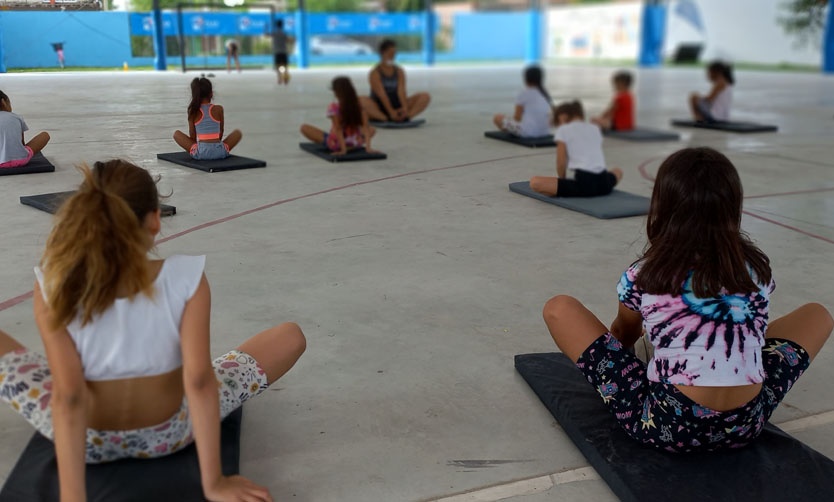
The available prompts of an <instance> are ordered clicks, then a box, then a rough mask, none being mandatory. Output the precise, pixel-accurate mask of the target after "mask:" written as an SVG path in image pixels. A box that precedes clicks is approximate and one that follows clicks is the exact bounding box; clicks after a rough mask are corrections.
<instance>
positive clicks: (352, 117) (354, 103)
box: [331, 77, 362, 129]
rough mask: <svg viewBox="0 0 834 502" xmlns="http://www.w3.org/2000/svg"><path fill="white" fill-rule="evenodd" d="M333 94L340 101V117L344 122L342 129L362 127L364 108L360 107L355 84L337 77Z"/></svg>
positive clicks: (334, 80) (334, 81)
mask: <svg viewBox="0 0 834 502" xmlns="http://www.w3.org/2000/svg"><path fill="white" fill-rule="evenodd" d="M331 87H332V88H333V94H335V95H336V99H337V100H338V101H339V115H340V117H339V118H340V120H341V122H342V129H351V128H356V129H358V128H360V127H362V107H361V106H360V105H359V96H357V95H356V89H355V88H354V87H353V82H351V81H350V78H348V77H336V78H334V79H333V83H332V84H331Z"/></svg>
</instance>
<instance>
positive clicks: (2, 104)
mask: <svg viewBox="0 0 834 502" xmlns="http://www.w3.org/2000/svg"><path fill="white" fill-rule="evenodd" d="M28 130H29V126H27V125H26V122H24V121H23V118H22V117H21V116H20V115H17V114H16V113H12V102H11V100H10V99H9V97H8V96H7V95H6V93H4V92H3V91H0V169H2V168H4V167H22V166H25V165H26V164H28V163H29V161H30V160H32V157H33V156H34V155H35V154H36V153H38V152H40V151H41V150H43V147H45V146H46V144H47V143H49V134H47V133H45V132H41V133H38V134H37V135H35V137H34V138H32V139H31V140H29V142H28V143H27V142H26V138H25V136H24V134H23V133H25V132H26V131H28Z"/></svg>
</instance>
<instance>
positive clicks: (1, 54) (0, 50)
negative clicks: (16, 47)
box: [0, 14, 6, 73]
mask: <svg viewBox="0 0 834 502" xmlns="http://www.w3.org/2000/svg"><path fill="white" fill-rule="evenodd" d="M4 45H5V44H4V43H3V14H0V73H6V53H5V50H4Z"/></svg>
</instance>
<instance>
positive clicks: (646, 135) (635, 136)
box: [602, 127, 681, 143]
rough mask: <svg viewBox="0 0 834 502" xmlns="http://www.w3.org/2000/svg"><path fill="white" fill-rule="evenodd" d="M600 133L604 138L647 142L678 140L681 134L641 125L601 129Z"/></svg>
mask: <svg viewBox="0 0 834 502" xmlns="http://www.w3.org/2000/svg"><path fill="white" fill-rule="evenodd" d="M602 134H603V135H604V136H605V137H606V138H614V139H621V140H624V141H636V142H639V143H647V142H650V141H678V140H680V139H681V135H680V134H678V133H676V132H671V131H660V130H657V129H646V128H642V127H637V128H634V129H632V130H630V131H613V130H607V131H603V132H602Z"/></svg>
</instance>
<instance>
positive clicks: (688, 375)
mask: <svg viewBox="0 0 834 502" xmlns="http://www.w3.org/2000/svg"><path fill="white" fill-rule="evenodd" d="M742 200H743V193H742V187H741V181H740V179H739V176H738V173H737V172H736V169H735V167H733V165H732V163H731V162H730V161H729V159H727V158H726V157H725V156H724V155H722V154H720V153H719V152H717V151H715V150H712V149H709V148H689V149H685V150H681V151H679V152H677V153H675V154H673V155H672V156H670V157H669V158H668V159H666V161H665V162H664V163H663V164H662V165H661V166H660V169H659V171H658V174H657V181H656V183H655V187H654V192H653V194H652V203H651V209H650V211H649V216H648V218H647V224H646V235H647V237H648V245H647V246H646V250H645V252H644V254H643V256H642V257H641V258H640V259H639V260H638V261H637V262H635V263H634V264H633V265H631V266H630V267H629V268H628V269H627V270H626V272H625V273H624V274H623V276H622V277H621V279H620V282H619V285H618V287H617V291H618V293H619V300H620V307H619V312H618V315H617V318H616V319H615V320H614V322H613V323H612V325H611V326H610V328H608V327H606V326H605V325H604V324H602V322H600V321H599V320H598V319H597V318H596V317H595V316H594V315H593V314H592V313H591V312H590V311H589V310H588V309H586V308H585V307H584V306H583V305H582V304H581V303H579V302H578V301H577V300H575V299H574V298H571V297H568V296H557V297H555V298H553V299H551V300H550V301H549V302H548V303H547V305H546V306H545V309H544V318H545V322H546V323H547V326H548V329H549V330H550V333H551V335H552V336H553V339H554V341H555V342H556V344H557V345H558V346H559V348H560V349H561V350H562V352H563V353H565V354H566V355H567V356H568V357H570V358H571V359H572V360H573V361H575V362H576V365H577V367H578V368H579V369H580V370H581V371H582V373H583V374H584V375H585V377H586V378H587V380H588V381H589V382H590V383H591V385H593V386H594V387H595V388H596V389H597V391H598V392H599V394H600V396H601V397H602V399H603V401H604V402H605V404H606V405H607V406H608V408H609V409H610V410H611V412H612V414H613V415H614V417H615V418H616V420H617V421H618V422H619V423H620V425H621V426H622V427H623V429H624V430H625V431H626V432H627V433H628V435H629V436H631V437H632V438H634V439H636V440H638V441H640V442H643V443H645V444H648V445H651V446H654V447H657V448H661V449H664V450H667V451H672V452H692V451H711V450H717V449H722V448H738V447H741V446H744V445H746V444H748V443H749V442H750V441H752V440H753V439H755V438H756V437H757V436H758V435H759V433H761V431H762V429H763V427H764V424H765V423H766V422H767V420H768V419H769V418H770V415H771V414H772V413H773V411H774V410H775V409H776V407H777V406H778V405H779V403H780V402H781V400H782V399H783V398H784V396H785V394H787V392H788V391H789V390H790V388H791V387H792V386H793V384H794V383H795V382H796V381H797V379H799V377H800V375H802V373H803V372H804V371H805V370H806V369H807V368H808V365H809V364H810V362H811V360H812V359H813V358H814V357H815V356H816V355H817V353H818V352H819V351H820V349H821V348H822V346H823V344H824V343H825V341H826V340H827V339H828V337H829V335H830V334H831V330H832V326H834V321H832V318H831V315H830V314H829V313H828V311H827V310H826V309H825V307H823V306H821V305H819V304H808V305H804V306H802V307H800V308H799V309H797V310H795V311H793V312H792V313H790V314H788V315H786V316H784V317H782V318H779V319H776V320H774V321H773V322H770V323H768V310H769V303H770V294H771V293H773V290H774V282H773V279H772V277H771V270H770V262H769V260H768V258H767V256H766V255H765V254H764V253H763V252H762V251H761V250H760V249H758V248H757V247H756V246H755V245H754V244H753V242H752V241H751V240H750V239H749V238H748V237H747V235H746V234H744V232H743V231H742V230H741V214H742V213H741V207H742ZM644 330H645V332H646V333H647V335H648V338H649V340H650V341H651V343H652V345H653V346H654V349H655V352H654V356H653V357H652V359H651V360H650V361H649V362H648V365H646V364H645V363H643V362H642V361H640V360H639V359H637V358H636V356H635V355H634V354H633V353H632V352H630V351H629V350H628V349H629V348H631V347H632V346H633V345H634V343H635V342H636V341H637V340H638V339H639V338H640V336H641V335H642V333H643V331H644Z"/></svg>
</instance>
